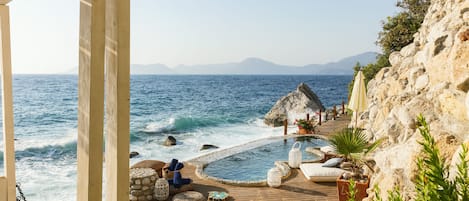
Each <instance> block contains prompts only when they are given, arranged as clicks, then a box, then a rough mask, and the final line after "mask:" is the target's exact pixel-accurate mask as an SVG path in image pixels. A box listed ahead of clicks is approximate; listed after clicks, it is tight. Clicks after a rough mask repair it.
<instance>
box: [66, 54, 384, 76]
mask: <svg viewBox="0 0 469 201" xmlns="http://www.w3.org/2000/svg"><path fill="white" fill-rule="evenodd" d="M377 55H378V54H377V53H376V52H365V53H362V54H358V55H355V56H351V57H346V58H344V59H341V60H339V61H337V62H330V63H326V64H309V65H306V66H288V65H279V64H275V63H272V62H269V61H266V60H263V59H260V58H247V59H245V60H243V61H241V62H232V63H221V64H202V65H179V66H176V67H174V68H169V67H167V66H166V65H164V64H148V65H142V64H132V65H131V68H130V73H131V74H133V75H136V74H209V75H213V74H240V75H248V74H255V75H256V74H257V75H279V74H284V75H285V74H315V75H351V74H353V66H355V64H356V63H357V62H360V64H362V65H366V64H369V63H372V62H374V61H376V56H377ZM77 72H78V69H77V68H74V69H72V70H70V71H68V73H74V74H76V73H77Z"/></svg>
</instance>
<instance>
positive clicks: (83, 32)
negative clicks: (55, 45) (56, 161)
mask: <svg viewBox="0 0 469 201" xmlns="http://www.w3.org/2000/svg"><path fill="white" fill-rule="evenodd" d="M104 3H105V0H80V39H79V45H80V47H79V74H78V75H79V76H78V80H79V83H78V142H77V144H78V146H77V158H78V167H77V200H87V201H98V200H102V176H103V121H104V120H103V119H104V33H105V26H104V22H105V20H104V19H105V13H104V12H105V7H104V5H105V4H104Z"/></svg>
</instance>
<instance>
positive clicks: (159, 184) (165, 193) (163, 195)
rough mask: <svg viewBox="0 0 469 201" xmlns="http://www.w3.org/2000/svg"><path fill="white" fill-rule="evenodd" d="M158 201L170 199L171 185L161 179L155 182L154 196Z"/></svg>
mask: <svg viewBox="0 0 469 201" xmlns="http://www.w3.org/2000/svg"><path fill="white" fill-rule="evenodd" d="M153 197H154V198H155V199H156V200H166V199H168V197H169V183H168V181H166V179H164V178H159V179H158V180H156V182H155V190H154V196H153Z"/></svg>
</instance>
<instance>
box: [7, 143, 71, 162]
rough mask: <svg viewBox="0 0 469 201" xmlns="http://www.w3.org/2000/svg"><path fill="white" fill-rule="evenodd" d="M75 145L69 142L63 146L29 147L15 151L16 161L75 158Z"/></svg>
mask: <svg viewBox="0 0 469 201" xmlns="http://www.w3.org/2000/svg"><path fill="white" fill-rule="evenodd" d="M76 152H77V143H76V142H69V143H66V144H63V145H59V144H56V145H46V146H41V147H29V148H26V149H24V150H19V151H16V159H23V158H41V159H53V160H55V159H60V158H65V157H76Z"/></svg>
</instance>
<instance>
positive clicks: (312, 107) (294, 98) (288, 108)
mask: <svg viewBox="0 0 469 201" xmlns="http://www.w3.org/2000/svg"><path fill="white" fill-rule="evenodd" d="M319 109H321V110H322V111H324V106H323V105H322V103H321V101H320V100H319V98H318V96H317V95H316V94H315V93H314V92H313V91H311V89H310V88H309V87H308V85H306V84H305V83H301V84H300V85H298V87H297V88H296V90H295V91H293V92H291V93H289V94H288V95H286V96H284V97H282V98H280V100H278V101H277V103H275V105H274V107H272V109H271V110H270V111H269V112H268V113H267V114H266V115H265V117H264V123H265V124H267V125H269V126H282V125H283V121H284V120H285V119H288V122H289V123H293V122H294V121H295V119H299V118H303V119H304V118H305V117H306V114H307V113H309V114H311V115H313V114H314V113H315V112H316V111H319Z"/></svg>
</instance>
